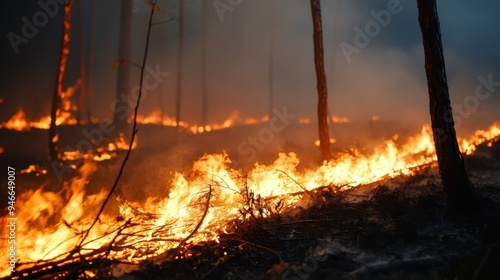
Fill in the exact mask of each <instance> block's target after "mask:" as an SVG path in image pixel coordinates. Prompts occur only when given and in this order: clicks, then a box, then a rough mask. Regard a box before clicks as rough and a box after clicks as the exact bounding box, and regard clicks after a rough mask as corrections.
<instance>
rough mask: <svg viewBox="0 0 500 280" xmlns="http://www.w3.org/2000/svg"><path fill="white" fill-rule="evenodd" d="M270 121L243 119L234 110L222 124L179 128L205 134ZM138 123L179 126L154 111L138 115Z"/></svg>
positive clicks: (181, 123) (265, 116)
mask: <svg viewBox="0 0 500 280" xmlns="http://www.w3.org/2000/svg"><path fill="white" fill-rule="evenodd" d="M268 120H269V116H268V115H264V116H262V117H261V118H246V119H242V118H241V117H240V112H239V111H238V110H234V111H233V112H232V113H231V115H230V116H229V117H228V118H227V119H226V120H224V121H222V122H221V123H212V124H207V125H198V124H189V123H186V122H182V121H181V122H179V126H180V127H183V128H186V129H187V130H188V131H190V132H191V133H193V134H200V133H204V132H210V131H213V130H221V129H225V128H228V127H233V126H235V125H249V124H257V123H264V122H267V121H268ZM132 121H133V119H132V118H130V119H129V122H132ZM137 123H140V124H152V125H163V126H172V127H175V126H177V122H176V121H175V119H173V118H171V117H168V116H163V117H162V114H161V111H160V110H155V111H152V112H151V113H150V114H149V115H146V116H143V115H138V116H137Z"/></svg>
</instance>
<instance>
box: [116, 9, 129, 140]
mask: <svg viewBox="0 0 500 280" xmlns="http://www.w3.org/2000/svg"><path fill="white" fill-rule="evenodd" d="M132 5H133V1H132V0H122V2H121V14H120V38H119V42H118V44H119V45H118V61H119V65H118V77H117V80H116V103H115V110H114V115H113V123H114V125H115V127H116V131H117V132H126V130H127V119H128V115H129V113H130V106H129V105H128V102H127V100H128V99H129V98H128V96H129V92H130V84H129V69H130V67H129V65H130V43H131V40H130V35H131V30H132ZM125 110H126V111H125Z"/></svg>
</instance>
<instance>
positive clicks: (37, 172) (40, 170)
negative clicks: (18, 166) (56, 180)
mask: <svg viewBox="0 0 500 280" xmlns="http://www.w3.org/2000/svg"><path fill="white" fill-rule="evenodd" d="M29 173H34V174H35V175H36V176H40V174H47V169H46V168H45V167H41V166H39V165H35V164H31V165H30V166H29V167H28V168H26V169H23V170H21V171H19V174H29Z"/></svg>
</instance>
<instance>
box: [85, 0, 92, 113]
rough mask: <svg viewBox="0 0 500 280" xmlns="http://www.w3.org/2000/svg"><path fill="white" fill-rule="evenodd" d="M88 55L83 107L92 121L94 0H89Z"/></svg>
mask: <svg viewBox="0 0 500 280" xmlns="http://www.w3.org/2000/svg"><path fill="white" fill-rule="evenodd" d="M88 48H89V55H88V61H87V79H86V87H85V88H86V94H85V107H86V109H87V119H88V121H89V123H91V122H92V74H93V66H94V0H90V15H89V43H88Z"/></svg>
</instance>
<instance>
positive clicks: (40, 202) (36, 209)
mask: <svg viewBox="0 0 500 280" xmlns="http://www.w3.org/2000/svg"><path fill="white" fill-rule="evenodd" d="M499 136H500V125H499V124H496V123H495V124H493V125H492V126H491V127H490V128H489V129H487V130H478V131H476V132H475V133H474V134H473V135H472V137H470V138H469V139H467V140H464V139H460V140H459V143H460V147H461V149H462V151H464V152H466V153H467V154H472V153H473V152H474V151H475V150H476V148H477V146H478V145H479V144H487V145H488V144H490V143H493V142H494V141H498V139H499ZM120 139H121V138H120ZM396 139H397V135H395V136H394V137H392V138H391V139H388V140H386V141H385V142H384V143H382V144H381V145H380V146H378V147H376V148H375V149H374V150H373V151H372V152H370V153H366V152H363V151H360V150H356V149H351V150H349V151H346V152H342V153H339V154H338V155H337V156H336V157H335V159H332V160H331V161H325V162H323V164H322V165H321V166H320V167H318V168H315V169H309V170H304V171H299V170H298V168H297V166H298V165H299V163H300V159H299V158H298V156H297V155H296V154H294V153H288V154H285V153H280V154H279V155H278V158H277V159H276V160H275V162H274V163H273V164H270V165H263V164H259V163H256V164H255V165H254V166H253V168H252V169H251V170H249V171H248V172H243V171H241V170H236V169H233V168H231V167H230V163H231V160H230V158H229V157H228V155H227V154H225V153H222V154H205V155H204V156H203V157H201V158H200V159H199V160H198V161H196V162H194V163H193V167H192V172H191V173H190V174H184V173H175V174H174V178H173V180H172V182H171V186H170V191H169V194H168V197H166V198H153V197H150V198H148V199H147V200H146V201H145V202H130V201H125V200H124V199H123V198H121V197H120V196H119V195H118V204H119V213H118V214H116V213H115V214H114V215H111V214H105V213H104V214H103V215H101V216H100V219H99V220H100V221H99V222H98V223H96V225H95V227H94V228H93V229H92V230H91V231H90V233H89V237H88V238H87V239H86V240H87V242H86V243H84V245H83V248H82V251H83V252H92V251H93V250H97V249H98V248H101V247H102V246H106V247H107V246H110V242H114V243H113V244H112V245H113V248H115V249H114V250H111V251H110V252H109V256H108V257H109V258H114V259H120V260H123V261H128V262H138V261H141V260H144V259H146V258H151V257H154V256H156V255H159V254H161V253H163V252H166V251H167V250H169V249H171V248H173V247H176V246H178V245H179V244H181V243H183V242H185V241H186V240H187V239H188V238H189V240H188V241H187V242H200V241H208V240H213V241H216V242H217V241H218V236H219V233H220V232H231V228H230V226H229V224H230V221H232V220H234V219H244V218H245V217H248V215H261V216H263V217H266V216H269V215H270V214H271V213H272V212H271V211H273V210H272V209H273V207H268V206H266V205H268V204H269V205H274V206H276V205H277V203H278V201H280V203H281V202H282V203H283V205H285V206H284V207H294V205H295V203H296V202H297V201H298V200H299V199H300V197H301V196H302V195H301V194H300V193H302V192H303V191H304V190H307V191H313V190H314V189H316V188H319V187H321V186H337V187H341V188H340V190H345V189H349V188H354V187H356V186H359V185H361V184H368V183H372V182H377V181H379V180H381V179H384V178H391V177H395V176H398V175H403V174H404V175H413V174H416V172H417V171H418V168H421V167H422V166H433V165H436V154H435V150H434V143H433V138H432V131H431V128H430V126H429V125H424V126H423V127H422V130H421V131H420V133H418V134H417V135H415V136H413V137H411V138H409V139H408V140H407V141H406V143H405V144H403V145H400V146H398V145H397V144H396V142H395V140H396ZM122 140H123V141H125V140H124V139H122ZM122 140H119V139H118V141H117V142H115V143H114V144H113V147H116V148H118V146H119V145H122V144H117V143H121V141H122ZM110 147H111V146H110V145H108V147H107V149H106V150H107V151H110V150H111V148H110ZM92 159H94V160H95V157H94V158H92V157H87V158H86V162H85V163H84V165H83V166H81V167H80V168H79V169H78V176H76V177H75V178H73V179H72V180H70V181H69V182H66V183H64V184H63V190H62V191H61V192H58V193H55V192H50V191H45V190H44V187H43V186H42V187H41V188H39V189H38V190H36V191H33V190H30V191H28V192H25V193H21V194H19V196H18V198H17V203H18V204H17V205H18V206H19V207H17V208H16V209H19V212H18V213H17V215H18V225H17V229H18V232H17V234H18V235H17V236H18V237H17V242H18V244H17V245H18V247H17V252H18V254H19V256H18V257H19V259H21V260H22V261H23V262H28V261H36V260H41V259H50V258H58V259H61V260H62V259H64V258H65V256H66V255H65V254H66V253H67V252H69V251H71V250H72V249H73V248H74V247H75V245H76V244H78V242H79V238H80V237H81V235H80V232H81V231H82V230H84V229H88V228H89V225H90V223H91V221H92V218H93V217H95V215H96V209H98V208H99V206H100V205H101V203H102V201H103V199H104V197H105V195H106V191H104V188H103V190H102V191H100V192H97V193H88V192H87V191H86V185H87V182H88V181H89V177H90V176H91V175H92V174H93V173H94V172H95V171H96V170H97V163H96V162H95V161H92ZM297 193H299V194H297ZM256 204H259V205H261V206H263V207H262V209H263V210H262V211H261V212H258V211H257V210H256V209H254V208H252V207H251V205H256ZM1 219H3V220H2V222H5V219H6V217H3V218H1ZM195 231H196V234H193V233H194V232H195ZM118 234H121V235H120V236H119V237H117V236H118ZM7 246H8V244H7V242H6V240H5V239H1V240H0V249H1V250H2V251H3V252H5V251H6V248H7ZM0 261H1V262H3V263H5V262H6V254H2V255H1V256H0ZM28 267H29V264H23V268H28Z"/></svg>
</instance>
